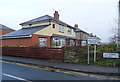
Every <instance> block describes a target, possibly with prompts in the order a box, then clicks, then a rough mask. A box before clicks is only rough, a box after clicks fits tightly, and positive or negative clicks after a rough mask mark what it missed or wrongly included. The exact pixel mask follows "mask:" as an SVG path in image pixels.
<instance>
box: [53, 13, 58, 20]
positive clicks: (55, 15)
mask: <svg viewBox="0 0 120 82" xmlns="http://www.w3.org/2000/svg"><path fill="white" fill-rule="evenodd" d="M54 18H56V19H58V20H59V14H58V11H55V13H54Z"/></svg>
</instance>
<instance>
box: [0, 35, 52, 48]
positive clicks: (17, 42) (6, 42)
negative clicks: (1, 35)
mask: <svg viewBox="0 0 120 82" xmlns="http://www.w3.org/2000/svg"><path fill="white" fill-rule="evenodd" d="M39 37H47V47H50V43H51V42H50V36H44V35H36V34H32V37H31V38H16V39H3V40H2V44H1V43H0V45H2V46H35V45H36V46H38V45H39Z"/></svg>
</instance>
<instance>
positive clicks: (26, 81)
mask: <svg viewBox="0 0 120 82" xmlns="http://www.w3.org/2000/svg"><path fill="white" fill-rule="evenodd" d="M3 75H4V76H8V77H11V78H14V79H17V80H22V81H25V82H32V81H28V80H26V79H23V78H19V77H16V76H13V75H9V74H5V73H3Z"/></svg>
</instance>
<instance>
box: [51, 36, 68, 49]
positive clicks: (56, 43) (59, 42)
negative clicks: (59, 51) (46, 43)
mask: <svg viewBox="0 0 120 82" xmlns="http://www.w3.org/2000/svg"><path fill="white" fill-rule="evenodd" d="M65 44H66V40H65V39H64V38H58V37H53V38H52V46H53V47H62V46H65Z"/></svg>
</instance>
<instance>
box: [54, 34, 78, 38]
mask: <svg viewBox="0 0 120 82" xmlns="http://www.w3.org/2000/svg"><path fill="white" fill-rule="evenodd" d="M52 37H59V38H65V39H76V38H75V37H69V36H63V35H58V34H53V35H52Z"/></svg>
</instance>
